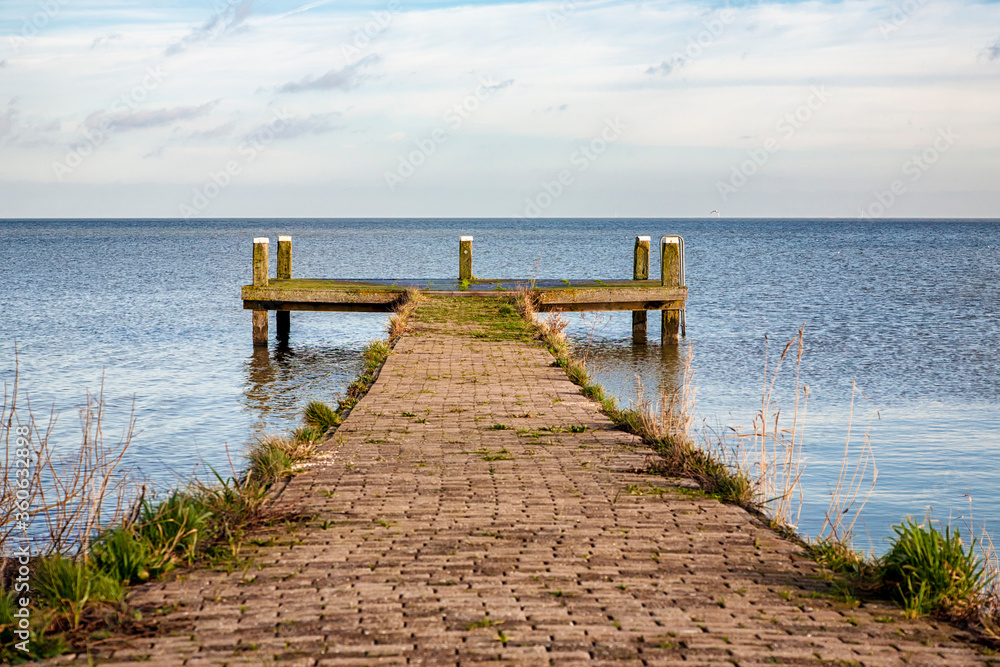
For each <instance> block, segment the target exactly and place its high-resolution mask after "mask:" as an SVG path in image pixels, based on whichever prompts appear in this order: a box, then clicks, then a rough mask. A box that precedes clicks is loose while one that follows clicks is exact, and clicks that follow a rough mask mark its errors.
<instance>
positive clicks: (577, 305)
mask: <svg viewBox="0 0 1000 667" xmlns="http://www.w3.org/2000/svg"><path fill="white" fill-rule="evenodd" d="M472 240H473V239H472V237H471V236H462V237H461V238H460V239H459V271H458V278H457V279H447V278H446V279H440V278H432V279H426V278H425V279H412V278H410V279H382V280H358V279H342V278H292V238H291V237H290V236H279V237H278V256H277V270H276V273H277V275H276V277H275V278H271V277H269V275H268V273H269V260H270V258H269V247H270V239H268V238H266V237H262V238H255V239H254V240H253V283H252V284H250V285H244V286H243V290H242V298H243V308H244V310H251V311H253V343H254V345H256V346H266V345H267V340H268V324H267V312H268V311H270V310H273V311H276V326H277V330H278V331H277V333H278V337H279V339H282V338H286V337H287V336H288V332H289V326H290V321H289V313H290V312H291V311H293V310H305V311H333V312H388V311H391V310H392V309H393V308H394V307H395V306H396V304H398V303H399V301H400V298H401V297H402V295H403V294H404V293H405V292H406V291H407V290H409V289H417V290H419V291H421V292H423V293H426V294H430V295H437V296H453V297H466V298H498V297H503V296H509V294H510V292H511V291H514V290H518V289H522V288H527V289H530V290H531V291H532V292H533V293H534V294H535V297H536V299H537V302H538V309H539V311H541V312H583V311H632V336H633V341H634V342H636V343H644V342H645V341H646V332H647V321H646V313H647V311H650V310H658V311H661V313H662V315H661V322H662V324H661V330H660V331H661V341H662V343H663V344H664V345H672V344H677V343H678V342H679V340H680V336H681V333H682V319H683V311H684V308H685V304H686V302H687V287H686V286H685V284H684V239H683V238H682V237H680V236H677V235H666V236H663V237H662V238H661V239H660V257H661V264H660V265H661V272H660V279H659V280H651V279H650V278H649V258H650V237H648V236H637V237H636V239H635V248H634V253H633V272H632V280H535V279H528V278H519V279H518V278H492V279H482V278H475V277H474V276H473V273H472Z"/></svg>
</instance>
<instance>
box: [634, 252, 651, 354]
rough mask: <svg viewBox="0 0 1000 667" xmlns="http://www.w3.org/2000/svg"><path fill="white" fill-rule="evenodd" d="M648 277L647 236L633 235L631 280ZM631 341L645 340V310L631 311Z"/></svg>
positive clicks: (642, 341) (636, 342) (643, 342)
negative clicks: (633, 249)
mask: <svg viewBox="0 0 1000 667" xmlns="http://www.w3.org/2000/svg"><path fill="white" fill-rule="evenodd" d="M648 279H649V237H648V236H636V237H635V254H634V256H633V262H632V280H648ZM632 342H633V343H634V344H637V345H642V344H645V342H646V311H645V310H634V311H632Z"/></svg>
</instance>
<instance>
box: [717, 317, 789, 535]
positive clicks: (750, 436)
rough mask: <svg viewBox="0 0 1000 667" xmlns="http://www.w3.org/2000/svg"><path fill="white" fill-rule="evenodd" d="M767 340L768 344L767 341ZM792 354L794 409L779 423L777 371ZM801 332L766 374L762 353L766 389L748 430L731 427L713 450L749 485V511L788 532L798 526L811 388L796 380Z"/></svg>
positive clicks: (766, 359) (767, 366)
mask: <svg viewBox="0 0 1000 667" xmlns="http://www.w3.org/2000/svg"><path fill="white" fill-rule="evenodd" d="M765 340H766V339H765ZM793 349H794V350H795V352H796V353H795V379H794V396H795V400H794V404H793V410H792V416H791V423H790V424H789V423H788V422H787V421H784V422H783V421H782V411H781V409H780V408H778V407H777V405H776V403H775V400H774V390H775V384H776V383H777V381H778V378H779V375H780V372H781V368H782V366H783V365H784V363H785V361H786V360H787V359H788V357H789V352H791V351H792V350H793ZM802 351H803V330H802V329H799V333H798V335H796V336H795V337H794V338H792V339H791V340H790V341H788V343H787V344H786V345H785V347H784V348H783V349H782V352H781V355H780V356H779V357H778V361H777V362H776V363H775V364H774V366H773V368H769V362H768V349H767V348H766V347H765V352H764V383H763V388H762V390H761V407H760V410H758V412H757V414H756V415H755V416H754V418H753V421H752V423H751V426H750V428H749V429H746V428H743V427H740V426H732V427H729V428H727V429H726V430H725V431H724V432H723V434H722V435H718V434H715V436H714V442H713V444H712V448H713V449H714V450H715V451H717V452H718V454H719V456H721V457H722V458H723V459H724V460H725V461H726V462H727V463H728V464H729V465H730V466H732V467H734V468H736V469H738V470H740V471H741V472H742V473H743V475H745V476H746V477H747V478H748V479H749V480H750V481H751V484H752V487H753V491H752V494H753V499H752V501H751V503H750V504H751V505H752V506H753V507H754V508H756V509H759V510H760V511H761V512H763V513H764V514H765V515H766V516H767V517H768V518H769V519H770V520H771V521H772V522H774V523H775V524H777V525H780V526H782V527H785V528H788V529H794V528H795V526H796V525H797V524H798V521H799V516H800V512H801V508H802V487H801V484H800V482H801V478H802V470H803V464H802V441H803V437H804V433H805V417H806V407H807V406H808V403H809V386H808V385H804V384H802V382H801V379H800V375H799V374H800V370H801V366H802Z"/></svg>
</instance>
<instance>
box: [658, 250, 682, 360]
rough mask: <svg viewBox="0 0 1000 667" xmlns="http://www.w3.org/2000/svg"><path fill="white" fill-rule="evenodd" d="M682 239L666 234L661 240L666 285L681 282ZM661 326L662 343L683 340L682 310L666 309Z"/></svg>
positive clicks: (669, 285)
mask: <svg viewBox="0 0 1000 667" xmlns="http://www.w3.org/2000/svg"><path fill="white" fill-rule="evenodd" d="M680 249H681V245H680V239H679V238H677V237H676V236H666V237H664V238H663V239H662V241H661V242H660V258H661V261H660V280H661V284H662V285H663V286H664V287H674V286H677V285H680V284H681V255H680ZM662 312H663V322H662V324H661V327H660V344H661V345H677V344H678V343H680V342H681V312H680V311H679V310H664V311H662Z"/></svg>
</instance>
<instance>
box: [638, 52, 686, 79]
mask: <svg viewBox="0 0 1000 667" xmlns="http://www.w3.org/2000/svg"><path fill="white" fill-rule="evenodd" d="M685 64H687V61H686V60H685V59H684V58H681V57H680V56H674V57H673V58H670V59H668V60H664V61H663V62H662V63H660V64H659V65H653V66H651V67H650V68H649V69H647V70H646V74H649V75H650V76H657V75H659V76H669V75H671V74H673V73H674V72H676V71H677V70H679V69H680V68H682V67H684V65H685Z"/></svg>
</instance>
